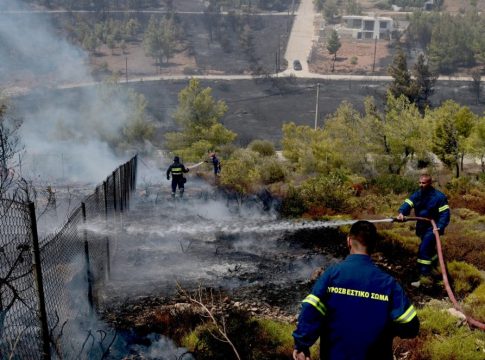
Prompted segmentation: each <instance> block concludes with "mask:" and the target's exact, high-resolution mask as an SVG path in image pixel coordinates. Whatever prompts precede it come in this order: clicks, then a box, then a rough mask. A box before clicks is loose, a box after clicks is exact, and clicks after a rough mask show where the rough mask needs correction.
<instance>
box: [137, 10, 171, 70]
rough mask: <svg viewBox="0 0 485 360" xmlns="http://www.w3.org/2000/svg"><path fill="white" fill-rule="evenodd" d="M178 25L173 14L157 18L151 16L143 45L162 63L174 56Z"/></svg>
mask: <svg viewBox="0 0 485 360" xmlns="http://www.w3.org/2000/svg"><path fill="white" fill-rule="evenodd" d="M177 32H178V29H177V25H176V22H175V21H174V18H173V17H172V16H168V17H165V18H162V19H160V20H157V19H156V18H155V16H153V15H152V16H151V17H150V20H149V22H148V26H147V29H146V31H145V34H144V37H143V46H144V48H145V52H146V54H147V55H149V56H151V57H153V58H154V59H156V60H157V61H158V63H159V65H161V64H162V63H163V62H164V60H166V61H168V59H169V58H170V57H172V55H173V52H174V49H175V45H176V38H177Z"/></svg>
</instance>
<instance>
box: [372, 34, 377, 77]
mask: <svg viewBox="0 0 485 360" xmlns="http://www.w3.org/2000/svg"><path fill="white" fill-rule="evenodd" d="M376 52H377V36H376V37H374V62H373V63H372V73H374V70H375V68H376Z"/></svg>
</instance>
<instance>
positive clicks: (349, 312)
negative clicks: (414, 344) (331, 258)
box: [293, 254, 419, 360]
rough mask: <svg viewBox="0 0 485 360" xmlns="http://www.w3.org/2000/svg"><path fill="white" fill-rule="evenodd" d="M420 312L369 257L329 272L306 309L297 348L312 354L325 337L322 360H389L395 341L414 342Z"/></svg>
mask: <svg viewBox="0 0 485 360" xmlns="http://www.w3.org/2000/svg"><path fill="white" fill-rule="evenodd" d="M418 330H419V320H418V318H417V316H416V310H415V309H414V307H413V306H412V305H411V303H410V302H409V300H408V298H407V296H406V295H405V294H404V291H403V289H402V287H401V286H400V285H399V283H398V282H397V281H396V280H395V279H394V278H393V277H392V276H390V275H389V274H387V273H385V272H384V271H382V270H380V269H379V268H378V267H377V266H376V265H374V263H373V262H372V260H371V259H370V257H369V256H368V255H360V254H353V255H349V256H348V257H347V258H346V259H345V260H344V261H343V262H341V263H340V264H337V265H334V266H332V267H330V268H329V269H328V270H327V271H326V272H325V273H324V274H323V275H322V276H321V277H320V278H319V279H318V280H317V282H316V284H315V286H314V288H313V290H312V292H311V294H310V295H308V296H307V297H306V298H305V299H304V300H303V304H302V310H301V313H300V316H299V318H298V326H297V329H296V330H295V331H294V332H293V338H294V340H295V348H296V349H297V350H298V351H304V352H307V353H308V348H309V347H310V346H311V345H313V344H314V343H315V341H316V340H317V339H318V337H320V357H321V359H330V360H335V359H346V360H347V359H355V360H357V359H362V360H363V359H376V360H380V359H386V360H387V359H390V360H392V339H393V337H394V336H396V335H397V336H401V337H414V336H416V335H417V333H418Z"/></svg>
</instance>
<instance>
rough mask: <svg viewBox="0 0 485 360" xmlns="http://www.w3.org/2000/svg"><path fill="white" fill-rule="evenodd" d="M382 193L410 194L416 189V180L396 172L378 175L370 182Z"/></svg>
mask: <svg viewBox="0 0 485 360" xmlns="http://www.w3.org/2000/svg"><path fill="white" fill-rule="evenodd" d="M370 184H371V186H373V187H375V188H376V190H377V191H378V192H379V193H381V194H388V193H394V194H410V193H411V192H413V191H415V190H416V180H415V179H411V178H408V177H405V176H401V175H396V174H384V175H380V176H377V177H376V178H374V179H372V180H371V182H370Z"/></svg>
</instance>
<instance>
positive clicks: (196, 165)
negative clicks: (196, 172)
mask: <svg viewBox="0 0 485 360" xmlns="http://www.w3.org/2000/svg"><path fill="white" fill-rule="evenodd" d="M203 163H205V161H201V162H199V163H197V164H195V165H191V166H187V169H195V168H196V167H199V166H200V165H202V164H203Z"/></svg>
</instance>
